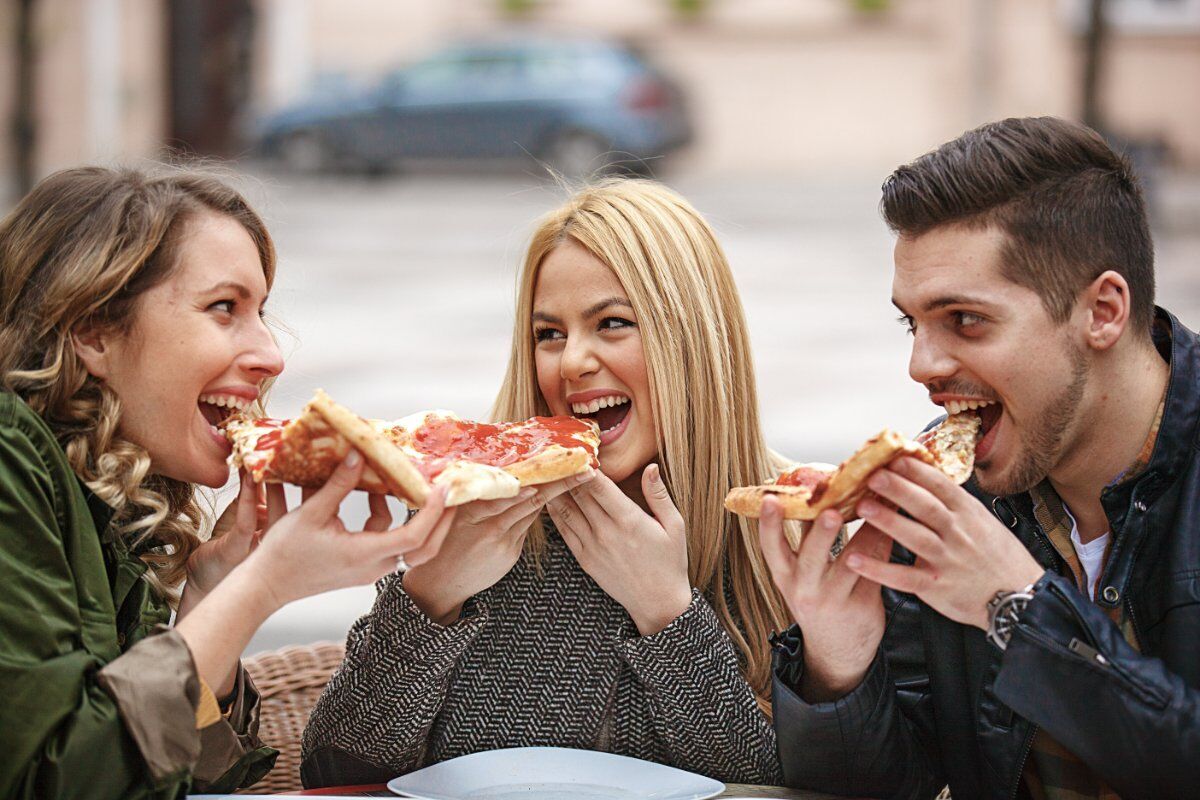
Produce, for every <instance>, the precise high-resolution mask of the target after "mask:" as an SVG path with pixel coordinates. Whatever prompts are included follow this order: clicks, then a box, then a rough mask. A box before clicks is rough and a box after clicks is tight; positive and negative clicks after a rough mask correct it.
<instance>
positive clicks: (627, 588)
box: [547, 464, 692, 636]
mask: <svg viewBox="0 0 1200 800" xmlns="http://www.w3.org/2000/svg"><path fill="white" fill-rule="evenodd" d="M642 491H643V492H644V494H645V497H646V503H647V504H648V505H649V506H650V511H651V512H652V513H653V514H654V516H650V515H649V514H647V513H646V512H645V511H643V510H642V509H641V508H640V507H639V506H638V505H637V503H635V502H634V501H633V500H630V499H629V498H628V497H626V496H625V494H624V492H622V491H621V490H620V488H618V487H617V485H616V484H615V483H613V482H612V481H611V480H610V479H609V478H608V477H607V476H605V475H603V474H599V475H597V476H596V477H595V478H594V479H593V480H592V481H590V482H589V483H587V484H585V485H583V486H579V487H576V488H575V489H572V490H571V491H570V492H569V493H567V494H563V495H560V496H559V497H558V498H556V499H555V500H552V501H551V502H550V503H549V504H548V505H547V510H548V511H549V512H550V518H551V519H553V520H554V524H555V525H557V526H558V531H559V533H560V534H561V535H562V537H563V541H565V542H566V543H567V546H568V547H570V548H571V552H572V553H574V554H575V559H576V560H577V561H578V562H579V566H581V567H582V568H583V570H584V571H585V572H587V573H588V574H589V575H591V576H592V579H593V580H595V581H596V583H597V584H599V585H600V588H601V589H603V590H604V591H605V592H607V593H608V594H609V596H611V597H612V598H613V599H614V600H616V601H617V602H618V603H620V604H621V605H622V606H624V607H625V610H626V611H628V612H629V616H630V617H632V618H633V621H634V623H635V624H636V625H637V628H638V631H639V632H640V633H641V634H642V635H643V636H648V635H650V634H652V633H657V632H658V631H661V630H662V629H663V628H665V627H667V626H668V625H670V624H671V622H672V621H673V620H674V619H675V618H676V617H678V616H679V615H680V614H682V613H683V612H684V611H686V610H687V608H688V606H689V605H690V604H691V602H692V590H691V584H690V582H689V580H688V559H687V537H686V535H685V531H684V522H683V517H682V516H680V514H679V511H678V510H677V509H676V508H675V504H674V503H672V502H671V496H670V494H668V493H667V487H666V485H665V484H664V483H663V482H662V478H661V477H660V475H659V468H658V465H657V464H651V465H650V466H648V467H646V469H645V471H644V472H643V473H642Z"/></svg>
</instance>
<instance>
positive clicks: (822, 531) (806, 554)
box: [796, 509, 842, 583]
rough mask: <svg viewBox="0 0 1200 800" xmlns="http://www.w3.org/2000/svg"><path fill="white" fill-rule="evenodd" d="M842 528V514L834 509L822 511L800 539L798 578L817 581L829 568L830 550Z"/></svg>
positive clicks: (805, 580)
mask: <svg viewBox="0 0 1200 800" xmlns="http://www.w3.org/2000/svg"><path fill="white" fill-rule="evenodd" d="M841 528H842V515H841V514H839V513H838V512H837V511H835V510H833V509H829V510H826V511H822V512H821V514H820V516H818V517H817V518H816V520H815V521H814V522H813V525H812V527H811V528H809V529H808V533H807V534H806V535H805V536H804V538H802V539H801V540H800V549H799V551H798V552H797V559H796V566H797V576H796V577H797V579H798V580H800V581H802V582H804V583H809V582H812V583H815V582H816V581H819V580H820V579H821V576H822V575H823V574H824V573H825V571H826V570H827V569H829V550H830V548H832V547H833V543H834V542H835V541H836V540H837V537H838V531H840V530H841Z"/></svg>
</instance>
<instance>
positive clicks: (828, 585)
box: [824, 524, 892, 597]
mask: <svg viewBox="0 0 1200 800" xmlns="http://www.w3.org/2000/svg"><path fill="white" fill-rule="evenodd" d="M891 552H892V540H891V539H890V538H889V537H888V535H887V534H885V533H884V532H883V531H880V530H879V529H878V528H876V527H874V526H873V525H869V524H868V525H863V526H862V527H861V528H859V529H858V533H856V534H854V538H852V539H851V540H850V542H849V543H848V544H847V545H846V548H845V549H844V550H842V553H841V555H839V556H838V557H837V560H836V561H834V564H833V567H832V568H831V569H830V570H829V571H828V572H827V573H826V575H825V584H824V586H825V591H827V592H829V593H830V594H831V595H834V596H837V597H846V596H849V595H852V594H853V593H854V591H855V590H856V589H857V587H858V585H859V584H860V583H862V582H863V581H864V580H866V579H865V578H863V577H862V576H861V575H859V574H858V573H857V572H855V571H854V570H852V569H850V568H849V567H848V566H846V559H847V558H849V556H850V554H851V553H857V554H859V555H861V556H866V557H867V558H874V559H878V560H881V561H887V560H888V558H889V557H890V555H891Z"/></svg>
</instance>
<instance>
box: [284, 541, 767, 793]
mask: <svg viewBox="0 0 1200 800" xmlns="http://www.w3.org/2000/svg"><path fill="white" fill-rule="evenodd" d="M541 567H542V572H541V574H540V575H539V574H538V571H537V570H536V569H535V568H534V566H533V565H532V564H531V563H529V562H528V561H527V560H526V559H522V560H521V561H520V562H518V563H517V565H516V567H514V568H513V570H512V571H511V572H510V573H509V574H508V575H507V576H505V577H504V578H503V579H502V580H501V581H500V582H499V583H497V584H496V585H495V586H493V587H491V588H490V589H487V590H486V591H483V592H481V593H480V594H478V595H476V596H475V597H474V598H472V599H471V600H470V601H468V602H467V604H466V606H465V608H464V611H463V615H462V617H461V618H460V619H459V620H458V621H457V622H455V623H454V624H453V625H450V626H448V627H442V626H440V625H437V624H435V623H433V622H431V621H430V620H429V618H428V617H426V616H425V615H424V614H423V613H422V612H421V611H420V609H418V608H417V606H416V605H415V604H414V603H413V602H412V600H410V599H409V597H408V595H407V594H405V592H404V588H403V581H402V578H401V576H398V575H396V576H390V577H388V578H385V579H383V580H382V581H380V582H379V584H378V587H377V588H378V590H379V594H378V597H377V598H376V600H375V606H374V608H373V609H372V610H371V612H370V613H369V614H367V615H366V616H364V617H363V618H362V619H360V620H358V622H357V623H355V625H354V627H353V628H351V630H350V634H349V636H348V638H347V640H346V660H345V662H344V663H343V664H342V666H341V668H340V669H339V670H338V671H337V672H336V673H335V674H334V676H333V678H332V679H331V680H330V682H329V686H328V687H327V688H326V689H325V693H324V694H323V695H322V696H321V699H320V700H319V701H318V703H317V706H316V709H315V710H314V711H313V714H312V717H311V718H310V720H309V723H308V728H307V729H306V730H305V732H304V750H303V757H304V764H303V766H302V768H301V775H302V777H303V779H304V784H305V786H309V787H313V786H331V785H336V784H354V783H373V782H379V781H383V780H388V779H390V778H393V777H395V776H397V775H400V774H402V773H405V772H410V771H412V770H414V769H419V768H420V767H423V766H426V765H428V764H432V763H436V762H439V761H444V760H446V759H449V758H454V757H456V756H461V755H466V754H468V753H474V752H478V751H481V750H491V749H496V748H503V747H527V746H535V745H545V746H557V747H577V748H586V749H592V750H603V751H608V752H612V753H619V754H622V755H628V756H634V757H637V758H643V759H648V760H651V761H657V762H660V763H663V764H669V765H671V766H674V767H679V768H681V769H686V770H691V771H694V772H699V773H701V774H703V775H708V776H710V777H713V778H716V779H718V780H723V781H727V782H731V783H770V784H774V783H778V781H779V777H780V773H779V764H778V759H777V755H776V750H775V736H774V733H773V731H772V728H771V724H770V722H769V721H768V720H767V718H766V717H765V716H764V715H763V714H762V712H761V711H760V710H759V708H758V706H757V704H756V703H755V699H754V694H753V692H752V691H751V689H750V687H749V685H747V683H746V682H745V680H743V678H742V676H741V672H740V670H739V662H738V657H737V653H736V648H735V647H734V646H733V644H732V642H731V641H730V640H729V637H728V636H727V635H726V634H725V631H724V629H723V628H722V627H721V624H720V622H719V621H718V619H717V616H716V614H715V612H714V611H713V610H712V608H711V607H710V606H709V604H708V602H707V600H705V599H704V598H703V597H702V596H701V595H700V593H699V592H695V593H693V598H692V604H691V606H689V607H688V609H687V611H685V612H684V613H683V614H682V615H680V616H679V617H678V618H677V619H676V620H675V621H674V622H672V623H671V624H670V625H669V626H667V628H665V629H664V630H662V631H660V632H659V633H656V634H654V635H652V636H639V635H638V632H637V628H636V627H635V626H634V624H633V621H632V620H631V619H630V618H629V615H628V614H627V613H626V612H625V609H624V608H622V607H621V605H619V604H618V603H617V602H616V601H615V600H613V599H612V598H611V597H609V596H608V595H607V594H605V593H604V591H603V590H601V589H600V587H599V586H597V585H596V583H595V582H594V581H593V580H592V579H591V578H590V577H589V576H588V575H587V574H586V573H585V572H584V571H583V570H582V569H581V568H580V566H579V564H578V563H577V562H576V561H575V558H574V556H573V555H572V554H571V552H570V550H569V549H568V548H567V546H566V544H565V543H564V542H563V541H562V539H561V538H560V537H559V535H558V534H557V532H554V531H550V535H549V537H548V540H547V549H546V553H545V555H544V556H543V558H542V564H541ZM763 646H764V647H765V646H766V643H764V644H763Z"/></svg>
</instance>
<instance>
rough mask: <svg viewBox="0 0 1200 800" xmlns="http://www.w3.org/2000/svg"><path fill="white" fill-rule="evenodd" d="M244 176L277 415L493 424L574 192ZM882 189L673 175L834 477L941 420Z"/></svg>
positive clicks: (1186, 233)
mask: <svg viewBox="0 0 1200 800" xmlns="http://www.w3.org/2000/svg"><path fill="white" fill-rule="evenodd" d="M914 155H916V154H915V153H914ZM248 174H249V175H250V176H251V177H249V178H247V179H246V181H245V182H244V183H243V184H242V188H243V189H244V190H245V191H246V192H247V193H248V194H249V196H250V197H251V199H252V201H253V202H254V203H255V204H256V206H257V207H258V208H259V210H260V211H261V212H262V213H263V214H264V216H265V217H266V218H267V224H268V226H269V227H270V229H271V231H272V233H273V234H274V236H275V238H276V243H277V245H278V248H279V253H280V265H279V274H278V280H277V283H276V286H275V290H274V291H273V293H272V299H271V303H270V310H271V314H272V317H273V318H274V319H275V320H277V321H278V322H279V323H280V324H281V327H282V328H283V332H282V334H281V340H282V344H283V347H284V352H285V354H286V355H288V368H287V371H286V373H285V374H284V376H283V377H282V379H281V380H280V381H279V382H278V384H277V385H276V388H275V390H274V392H273V395H272V400H271V412H272V413H273V414H274V415H277V416H286V415H290V414H293V413H295V412H296V411H298V410H299V408H300V407H301V406H302V405H303V404H304V402H305V401H307V399H308V398H309V397H310V396H311V394H312V392H313V390H314V389H316V388H317V387H321V388H324V389H326V390H327V391H328V392H329V393H330V394H331V395H332V396H333V397H334V398H335V399H337V400H338V401H340V402H342V403H344V404H346V405H348V406H350V407H351V408H353V409H354V410H356V411H358V412H359V413H361V414H363V415H365V416H375V417H383V418H394V417H399V416H402V415H405V414H408V413H410V412H412V411H416V410H420V409H425V408H448V409H452V410H454V411H456V412H458V413H459V414H461V415H462V416H464V417H469V418H484V417H486V415H487V413H488V410H489V407H490V405H491V402H492V399H493V397H494V396H495V392H496V390H497V389H498V387H499V384H500V380H501V377H502V375H503V372H504V368H505V363H506V360H507V357H508V349H509V342H510V337H511V326H512V313H513V308H512V307H513V294H514V284H515V275H516V270H517V268H518V265H519V263H520V261H521V257H522V255H523V247H524V244H525V241H526V239H527V237H528V235H529V232H530V230H531V228H532V225H533V222H534V220H535V219H536V218H537V217H538V216H539V215H540V214H542V213H544V212H545V211H548V210H550V209H551V208H553V207H554V206H555V205H556V204H557V203H558V202H559V201H560V199H562V198H563V197H564V196H565V193H564V190H561V189H558V188H556V187H553V186H551V185H548V184H546V183H545V182H543V181H541V180H540V179H539V178H538V177H536V176H534V175H532V174H518V173H503V174H494V175H487V176H483V177H480V176H466V175H457V174H451V175H446V174H440V173H429V172H426V173H421V172H415V173H407V174H403V175H399V176H392V177H388V178H381V179H368V178H313V177H304V178H302V177H297V176H294V175H285V174H276V173H271V172H265V171H263V172H254V171H253V170H251V171H250V172H249V173H248ZM883 177H884V176H883V175H882V174H870V175H867V174H863V175H860V176H858V177H843V178H838V179H836V180H834V179H829V180H822V179H816V178H809V179H797V178H793V177H788V178H782V177H780V178H773V177H765V178H753V177H727V178H724V179H720V178H717V177H712V176H709V177H691V178H688V179H686V180H679V181H675V180H672V179H671V178H670V176H669V175H668V177H667V179H666V181H667V183H669V184H670V185H672V186H673V188H676V189H677V190H679V191H680V192H681V193H682V194H683V195H684V196H685V197H687V198H688V199H689V200H691V201H692V202H693V203H694V204H695V205H696V206H697V207H698V208H699V209H700V210H701V212H702V213H704V214H705V215H706V217H707V218H708V219H709V220H710V222H711V223H712V224H713V225H714V227H715V228H716V230H717V232H718V235H719V236H720V238H721V240H722V242H723V243H724V245H725V248H726V253H727V255H728V257H729V260H730V262H731V264H732V266H733V270H734V274H735V275H736V276H737V279H738V284H739V287H740V289H741V292H742V300H743V303H744V305H745V307H746V312H747V316H748V318H749V322H750V330H751V336H752V340H753V344H754V353H755V364H756V367H757V372H758V379H759V393H760V398H761V407H762V414H763V421H764V426H765V429H766V431H767V435H768V440H769V441H770V442H771V444H772V446H774V447H775V448H776V449H778V450H780V451H781V452H783V453H784V454H786V455H787V456H789V457H791V458H794V459H797V460H805V461H830V462H834V463H836V462H838V461H841V460H842V459H843V458H844V457H846V456H847V455H849V453H850V452H851V451H852V450H853V449H854V448H855V447H856V446H857V445H858V444H859V443H861V441H862V440H863V439H864V438H865V437H867V436H869V435H871V434H873V433H875V432H877V431H878V430H879V429H880V428H882V427H884V426H889V427H893V428H896V429H899V430H903V431H906V432H908V433H910V434H911V433H915V432H916V431H917V430H919V429H920V428H921V427H922V426H923V425H924V424H925V422H927V421H928V420H929V419H930V418H931V417H933V416H934V414H935V411H936V409H935V407H934V406H932V405H931V404H930V403H929V402H928V400H927V399H926V397H925V393H924V391H923V390H922V388H921V387H920V386H918V385H917V384H915V383H913V382H912V381H910V380H909V379H908V377H907V374H906V365H907V358H908V347H909V340H908V338H907V336H906V335H905V334H904V331H903V329H902V328H901V326H900V325H899V324H897V322H896V315H897V312H896V311H895V309H894V308H893V307H892V305H891V303H890V282H891V247H892V238H891V235H890V234H889V232H888V231H887V230H886V228H885V227H884V225H883V223H882V222H881V221H880V219H879V216H878V212H877V210H876V205H877V203H878V186H879V183H880V182H881V180H882V178H883ZM1158 191H1159V196H1158V200H1157V214H1156V217H1157V219H1156V245H1157V252H1158V279H1159V289H1158V298H1159V302H1160V304H1162V305H1165V306H1166V307H1168V308H1169V309H1171V310H1172V311H1174V312H1175V313H1176V314H1177V315H1179V316H1180V317H1181V318H1182V320H1183V321H1184V323H1185V324H1187V325H1189V326H1190V327H1192V328H1196V327H1197V326H1200V269H1198V264H1200V177H1186V176H1180V175H1165V176H1163V178H1162V179H1161V181H1160V184H1159V187H1158ZM681 413H684V412H683V411H682V410H681ZM230 496H231V495H230V494H229V493H228V492H226V493H223V494H222V496H221V500H220V502H221V503H222V504H224V503H225V502H228V499H229V497H230ZM347 508H348V512H347V514H346V519H347V522H348V524H355V523H357V522H359V521H361V519H362V518H363V517H365V513H366V512H365V502H364V501H363V500H362V497H361V496H356V497H355V498H354V499H353V501H352V502H351V503H348V505H347ZM373 594H374V593H373V590H372V589H371V588H370V587H364V588H362V589H355V590H347V591H343V592H335V593H331V594H327V595H323V596H321V597H316V598H311V599H309V600H307V601H303V602H301V603H296V604H294V605H292V606H290V607H288V608H286V609H284V610H283V611H281V612H280V613H278V614H277V615H275V616H274V617H272V618H271V620H269V621H268V622H267V624H266V625H264V626H263V628H262V629H261V630H260V631H259V633H258V634H257V635H256V637H255V638H254V640H253V641H252V642H251V643H250V646H249V647H248V648H247V652H257V651H259V650H263V649H270V648H275V647H279V646H282V645H285V644H290V643H299V642H308V641H315V640H319V639H335V640H340V639H342V638H343V637H344V635H345V632H346V629H347V628H348V626H349V625H350V624H351V622H352V621H353V620H354V619H355V618H356V617H357V616H358V615H359V614H361V613H363V612H364V611H366V610H367V609H368V608H369V607H370V603H371V600H372V598H373Z"/></svg>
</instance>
